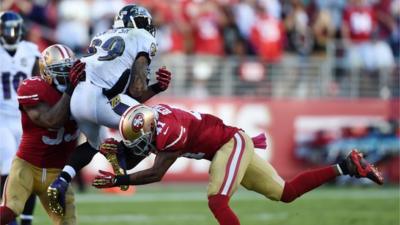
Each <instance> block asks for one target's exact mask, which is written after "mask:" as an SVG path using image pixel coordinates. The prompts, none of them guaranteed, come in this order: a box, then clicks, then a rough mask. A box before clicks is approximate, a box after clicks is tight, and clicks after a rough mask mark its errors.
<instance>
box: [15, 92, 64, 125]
mask: <svg viewBox="0 0 400 225" xmlns="http://www.w3.org/2000/svg"><path fill="white" fill-rule="evenodd" d="M70 99H71V97H70V96H69V95H68V94H66V93H64V94H63V95H62V97H61V99H60V100H59V101H58V102H57V103H56V104H55V105H54V106H52V107H51V106H49V105H48V104H47V103H44V102H39V103H38V104H36V105H33V106H32V105H23V106H22V108H23V110H24V111H25V112H26V113H27V114H28V117H29V118H30V119H31V120H32V122H33V123H35V124H36V125H38V126H40V127H44V128H53V129H58V128H60V127H62V126H63V125H64V124H65V122H67V120H68V119H69V102H70Z"/></svg>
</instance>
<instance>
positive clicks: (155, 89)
mask: <svg viewBox="0 0 400 225" xmlns="http://www.w3.org/2000/svg"><path fill="white" fill-rule="evenodd" d="M149 88H150V89H151V90H152V91H153V92H154V93H156V94H158V93H160V92H162V91H163V90H162V88H161V87H160V84H159V83H155V84H152V85H150V86H149Z"/></svg>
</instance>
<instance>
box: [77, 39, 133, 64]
mask: <svg viewBox="0 0 400 225" xmlns="http://www.w3.org/2000/svg"><path fill="white" fill-rule="evenodd" d="M97 48H102V49H103V50H104V51H106V52H107V55H104V56H99V57H98V58H97V60H99V61H110V60H113V59H115V58H117V57H118V56H121V55H122V53H124V50H125V41H124V39H122V38H121V37H119V36H114V37H111V38H109V39H108V40H107V41H105V42H104V43H103V42H102V41H101V40H100V39H94V40H93V41H92V43H91V44H90V46H89V48H88V50H87V51H88V52H87V54H86V55H85V57H89V56H92V55H94V54H96V53H97Z"/></svg>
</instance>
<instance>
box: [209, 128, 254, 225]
mask: <svg viewBox="0 0 400 225" xmlns="http://www.w3.org/2000/svg"><path fill="white" fill-rule="evenodd" d="M253 154H254V148H253V143H252V141H251V139H250V138H249V137H248V136H247V135H246V134H245V133H244V132H238V133H236V134H235V136H234V137H233V138H232V139H231V140H230V141H229V142H228V143H226V144H225V145H223V146H222V147H221V149H219V150H218V151H217V153H216V154H215V156H214V158H213V160H212V162H211V165H210V171H209V172H210V177H209V186H208V191H207V194H208V205H209V208H210V209H211V211H212V213H213V214H214V216H215V218H216V219H217V220H218V222H219V224H221V225H228V224H229V225H238V224H240V222H239V219H238V218H237V217H236V215H235V213H234V212H233V211H232V209H231V208H230V207H229V199H230V197H231V196H232V194H233V193H234V192H235V191H236V190H237V188H238V186H239V184H240V182H241V180H242V178H243V176H244V174H245V171H246V168H247V166H248V164H249V162H250V160H251V159H252V156H253Z"/></svg>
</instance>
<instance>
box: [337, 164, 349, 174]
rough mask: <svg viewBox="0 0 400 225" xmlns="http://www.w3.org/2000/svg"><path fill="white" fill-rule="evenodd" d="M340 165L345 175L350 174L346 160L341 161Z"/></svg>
mask: <svg viewBox="0 0 400 225" xmlns="http://www.w3.org/2000/svg"><path fill="white" fill-rule="evenodd" d="M338 165H339V167H340V169H341V170H342V174H343V175H347V174H349V169H348V168H347V164H346V160H343V161H341V162H340V163H339V164H338Z"/></svg>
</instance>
